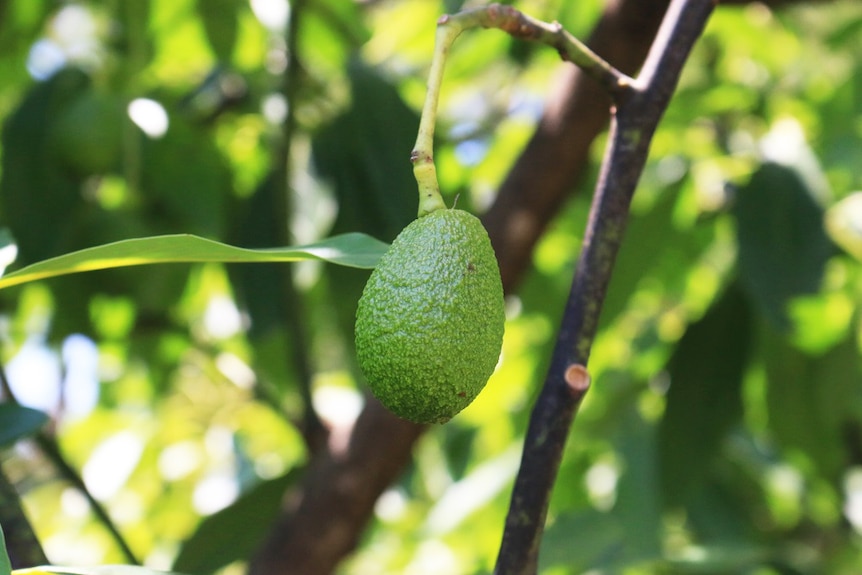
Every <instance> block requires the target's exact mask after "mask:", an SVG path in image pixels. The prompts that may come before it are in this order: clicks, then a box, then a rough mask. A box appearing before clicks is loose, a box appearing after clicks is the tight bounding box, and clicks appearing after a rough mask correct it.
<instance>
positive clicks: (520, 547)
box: [495, 0, 714, 575]
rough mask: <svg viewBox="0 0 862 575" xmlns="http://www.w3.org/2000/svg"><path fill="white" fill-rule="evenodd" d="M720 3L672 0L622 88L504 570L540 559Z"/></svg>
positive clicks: (533, 427) (500, 570)
mask: <svg viewBox="0 0 862 575" xmlns="http://www.w3.org/2000/svg"><path fill="white" fill-rule="evenodd" d="M713 8H714V2H713V1H711V0H673V1H672V2H671V5H670V7H669V8H668V12H667V15H666V16H665V20H664V23H663V24H662V27H661V29H660V30H659V33H658V36H657V37H656V40H655V42H654V44H653V48H652V50H651V51H650V54H649V56H648V58H647V61H646V63H645V65H644V69H643V71H642V73H641V74H640V76H639V77H638V79H637V80H636V82H635V83H634V84H633V85H632V86H630V87H629V88H628V89H627V91H626V93H625V95H623V96H622V97H621V98H618V101H619V104H618V107H617V109H616V114H614V115H613V117H612V121H611V133H610V141H609V144H608V149H607V150H606V153H605V161H604V162H603V164H602V171H601V175H600V177H599V181H598V183H597V185H596V191H595V196H594V198H593V206H592V208H591V211H590V218H589V222H588V224H587V230H586V233H585V236H584V242H583V250H582V252H581V256H580V258H579V259H578V265H577V267H576V270H575V277H574V280H573V282H572V288H571V292H570V293H569V299H568V301H567V303H566V308H565V312H564V317H563V322H562V326H561V328H560V332H559V335H558V337H557V343H556V346H555V349H554V354H553V357H552V359H551V366H550V369H549V371H548V375H547V379H546V380H545V384H544V386H543V388H542V391H541V393H540V395H539V398H538V400H537V402H536V405H535V407H534V408H533V413H532V415H531V418H530V424H529V427H528V430H527V436H526V439H525V443H524V449H523V456H522V460H521V467H520V470H519V472H518V476H517V478H516V480H515V487H514V491H513V493H512V501H511V505H510V507H509V514H508V516H507V518H506V525H505V529H504V533H503V541H502V544H501V547H500V554H499V556H498V558H497V566H496V568H495V573H496V574H498V575H503V574H506V575H509V574H512V575H515V574H517V575H522V574H523V575H528V574H533V573H536V570H537V568H538V558H539V545H540V542H541V537H542V533H543V532H544V525H545V518H546V516H547V510H548V502H549V500H550V496H551V492H552V491H553V486H554V481H555V480H556V475H557V471H558V470H559V466H560V461H561V460H562V454H563V450H564V447H565V443H566V438H567V437H568V435H569V429H570V428H571V424H572V421H573V420H574V416H575V413H576V411H577V408H578V406H579V405H580V402H581V400H582V398H583V396H584V393H585V392H586V389H587V387H588V381H589V379H588V378H587V377H585V376H584V375H583V371H585V368H584V367H583V366H585V365H586V364H587V360H588V359H589V355H590V348H591V347H592V342H593V339H594V337H595V334H596V329H597V327H598V320H599V314H600V311H601V306H602V302H603V301H604V297H605V293H606V292H607V287H608V284H609V282H610V277H611V272H612V270H613V265H614V261H615V259H616V254H617V252H618V250H619V246H620V243H621V241H622V237H623V232H624V230H625V226H626V221H627V219H628V212H629V204H630V201H631V198H632V195H633V194H634V191H635V187H636V185H637V182H638V179H639V178H640V174H641V171H642V170H643V166H644V164H645V163H646V159H647V155H648V152H649V144H650V140H651V139H652V135H653V133H654V132H655V129H656V126H657V125H658V123H659V120H660V119H661V117H662V115H663V114H664V111H665V109H666V108H667V106H668V104H669V102H670V98H671V96H672V94H673V92H674V90H675V88H676V84H677V81H678V79H679V74H680V72H681V70H682V66H683V64H684V62H685V60H686V59H687V57H688V54H689V52H690V51H691V48H692V46H693V45H694V43H695V41H696V39H697V38H698V37H699V36H700V34H701V32H702V31H703V28H704V26H705V25H706V21H707V19H708V17H709V15H710V14H711V12H712V9H713ZM574 376H576V377H574Z"/></svg>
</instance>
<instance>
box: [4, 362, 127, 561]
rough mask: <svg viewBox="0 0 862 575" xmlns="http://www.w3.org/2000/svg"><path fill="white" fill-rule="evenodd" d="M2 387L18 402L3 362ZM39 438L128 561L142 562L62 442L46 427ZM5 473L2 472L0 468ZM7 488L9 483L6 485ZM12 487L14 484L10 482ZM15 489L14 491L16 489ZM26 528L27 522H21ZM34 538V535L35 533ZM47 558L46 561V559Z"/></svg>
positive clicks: (35, 553) (39, 553) (36, 554)
mask: <svg viewBox="0 0 862 575" xmlns="http://www.w3.org/2000/svg"><path fill="white" fill-rule="evenodd" d="M0 389H2V391H3V394H4V395H6V397H7V398H8V400H9V402H10V403H13V404H15V405H18V399H17V398H16V397H15V394H14V393H13V392H12V386H11V385H10V384H9V378H8V377H7V376H6V369H5V368H4V367H3V366H2V365H0ZM34 439H35V440H36V444H37V445H38V446H39V449H41V450H42V453H43V454H44V455H45V456H46V457H47V458H48V460H49V461H51V463H53V464H54V466H55V467H56V468H57V471H58V472H59V473H60V476H61V477H62V478H63V479H65V480H66V481H68V482H69V483H71V484H72V486H73V487H74V488H75V489H77V490H78V491H79V492H80V493H81V494H82V495H83V496H84V498H85V499H86V500H87V503H89V504H90V508H91V509H92V510H93V515H95V516H96V519H97V520H98V521H99V522H100V523H101V524H102V526H103V527H104V528H105V529H106V530H107V531H108V533H109V534H110V535H111V537H112V538H113V539H114V542H115V543H116V545H117V547H118V548H119V549H120V552H121V553H122V554H123V557H124V558H125V560H126V562H127V563H130V564H132V565H140V562H139V561H138V560H137V558H136V557H135V554H134V553H133V552H132V549H131V547H129V544H128V543H127V542H126V540H125V538H124V537H123V535H122V533H120V530H119V529H118V528H117V526H116V525H115V524H114V521H113V520H112V519H111V516H110V515H108V512H107V511H106V510H105V508H104V507H103V506H102V504H101V503H99V501H98V500H97V499H96V498H95V497H93V494H92V493H90V490H89V489H87V485H86V484H85V483H84V480H83V479H82V478H81V476H80V474H79V473H78V472H77V471H75V469H74V468H73V467H72V465H71V464H70V463H69V462H68V461H66V458H65V457H64V456H63V453H62V452H61V451H60V446H59V445H57V441H56V440H55V439H54V438H52V437H51V436H49V435H48V434H47V433H45V432H44V431H39V432H38V433H36V435H35V436H34ZM0 475H2V472H0ZM3 487H4V489H5V488H6V487H7V486H5V485H4V486H3ZM8 487H9V488H10V489H11V485H9V486H8ZM13 493H14V492H13ZM20 519H21V521H22V523H23V524H27V519H26V517H24V515H23V513H22V515H21V517H20ZM21 527H22V528H23V527H24V526H23V525H21ZM29 531H30V534H32V533H33V531H32V528H30V529H29ZM22 537H23V538H25V539H26V538H27V537H28V535H27V534H26V533H24V534H23V535H22ZM33 537H34V539H35V535H33ZM35 545H36V546H37V547H38V545H39V542H38V540H36V541H35ZM30 553H33V555H32V557H34V558H39V557H40V556H44V552H42V550H41V548H38V549H37V548H36V547H34V548H33V549H31V550H30ZM46 562H47V561H46Z"/></svg>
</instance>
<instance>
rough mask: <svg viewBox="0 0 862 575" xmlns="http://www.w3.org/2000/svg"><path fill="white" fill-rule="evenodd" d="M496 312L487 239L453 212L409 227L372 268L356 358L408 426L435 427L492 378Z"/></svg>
mask: <svg viewBox="0 0 862 575" xmlns="http://www.w3.org/2000/svg"><path fill="white" fill-rule="evenodd" d="M504 323H505V313H504V308H503V286H502V284H501V282H500V270H499V267H498V266H497V259H496V257H495V255H494V250H493V248H492V247H491V242H490V240H489V239H488V233H487V232H486V231H485V228H484V227H483V226H482V224H481V222H479V220H478V219H477V218H476V217H475V216H473V215H471V214H469V213H467V212H465V211H462V210H457V209H441V210H436V211H434V212H431V213H430V214H428V215H426V216H423V217H421V218H419V219H417V220H414V221H413V222H412V223H411V224H410V225H408V226H407V227H406V228H404V230H402V232H401V233H400V234H399V235H398V237H397V238H395V241H394V242H393V243H392V246H391V247H390V249H389V251H388V252H387V253H386V254H385V255H384V256H383V258H382V259H381V260H380V263H379V264H378V265H377V267H376V268H375V270H374V272H373V273H372V274H371V277H370V278H369V279H368V283H367V284H366V285H365V290H364V291H363V293H362V297H361V298H360V300H359V306H358V309H357V312H356V354H357V358H358V360H359V366H360V368H361V369H362V372H363V373H364V374H365V377H366V379H367V380H368V383H369V386H370V387H371V391H372V392H373V393H374V395H375V396H376V397H377V398H378V399H379V400H380V401H381V402H382V403H383V405H385V406H386V407H387V408H388V409H389V410H390V411H392V412H393V413H395V414H396V415H398V416H400V417H403V418H405V419H409V420H411V421H414V422H416V423H444V422H446V421H448V420H449V419H450V418H452V416H454V415H455V414H457V413H458V412H460V411H461V410H462V409H464V408H465V407H467V405H469V404H470V402H472V401H473V400H474V399H475V398H476V396H477V395H479V392H480V391H482V388H484V387H485V384H486V383H487V381H488V378H489V377H490V376H491V374H492V373H493V371H494V367H495V366H496V364H497V360H498V359H499V355H500V348H501V346H502V342H503V326H504Z"/></svg>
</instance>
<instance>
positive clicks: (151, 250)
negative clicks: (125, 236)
mask: <svg viewBox="0 0 862 575" xmlns="http://www.w3.org/2000/svg"><path fill="white" fill-rule="evenodd" d="M386 249H387V245H386V244H385V243H383V242H381V241H379V240H376V239H374V238H372V237H371V236H367V235H365V234H359V233H349V234H343V235H339V236H334V237H331V238H327V239H325V240H322V241H320V242H316V243H313V244H308V245H304V246H292V247H285V248H266V249H247V248H238V247H236V246H231V245H228V244H223V243H221V242H217V241H214V240H208V239H206V238H202V237H199V236H193V235H188V234H177V235H165V236H153V237H146V238H136V239H130V240H122V241H119V242H114V243H110V244H105V245H101V246H96V247H92V248H87V249H83V250H79V251H76V252H72V253H68V254H65V255H62V256H58V257H55V258H51V259H48V260H45V261H42V262H38V263H35V264H33V265H29V266H27V267H24V268H22V269H20V270H17V271H15V272H13V273H10V274H8V275H6V276H5V277H2V278H0V289H2V288H7V287H11V286H14V285H19V284H22V283H26V282H31V281H36V280H41V279H46V278H50V277H55V276H61V275H67V274H74V273H80V272H86V271H93V270H103V269H111V268H119V267H127V266H139V265H147V264H167V263H191V262H223V263H262V262H294V261H300V260H321V261H326V262H330V263H334V264H338V265H342V266H347V267H354V268H373V267H374V266H375V265H376V263H377V260H378V259H380V256H381V255H383V253H384V252H385V251H386Z"/></svg>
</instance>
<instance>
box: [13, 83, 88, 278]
mask: <svg viewBox="0 0 862 575" xmlns="http://www.w3.org/2000/svg"><path fill="white" fill-rule="evenodd" d="M89 85H90V80H89V78H88V77H87V76H86V75H85V74H84V73H82V72H80V71H78V70H74V69H65V70H61V71H60V72H58V73H56V74H55V75H54V76H52V77H51V78H50V79H49V80H47V81H45V82H39V83H37V84H35V85H34V87H33V88H32V89H31V90H30V91H29V92H28V93H27V94H26V96H25V97H24V98H23V100H22V102H21V104H20V106H19V107H18V108H17V109H16V110H15V111H14V112H13V113H12V114H11V115H9V116H8V117H7V118H5V121H4V123H3V132H2V142H0V143H2V148H3V154H2V157H0V217H2V218H3V221H4V224H5V225H6V226H8V227H9V229H10V230H11V231H12V235H13V236H14V237H15V241H16V243H17V244H18V257H19V261H21V262H26V263H31V262H35V261H39V260H41V259H44V258H46V257H50V256H53V255H56V254H58V253H62V252H63V244H64V243H65V242H66V241H67V240H68V236H69V234H70V233H71V232H72V230H73V228H74V223H75V216H76V215H77V214H78V213H79V210H80V208H81V205H82V204H83V199H82V196H81V193H80V179H79V177H78V176H77V175H75V174H73V173H71V172H69V171H68V170H65V169H63V168H62V167H61V166H60V164H59V161H58V158H57V150H56V149H55V146H54V144H55V142H54V141H53V140H52V128H53V127H54V125H55V123H56V122H57V120H58V118H59V117H60V116H61V115H62V112H63V111H64V110H66V109H67V108H68V107H69V106H70V104H71V103H72V102H73V101H74V100H75V98H77V97H78V96H80V95H81V94H82V93H83V92H84V91H86V90H87V88H88V86H89Z"/></svg>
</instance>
